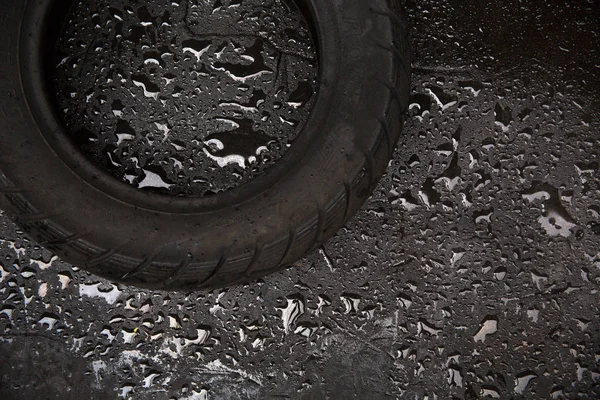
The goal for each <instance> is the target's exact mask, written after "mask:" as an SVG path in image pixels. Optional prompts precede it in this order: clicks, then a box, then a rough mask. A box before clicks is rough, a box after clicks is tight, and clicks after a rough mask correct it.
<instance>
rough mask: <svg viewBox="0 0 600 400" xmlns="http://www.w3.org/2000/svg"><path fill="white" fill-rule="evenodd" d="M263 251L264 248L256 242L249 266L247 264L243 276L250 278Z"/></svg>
mask: <svg viewBox="0 0 600 400" xmlns="http://www.w3.org/2000/svg"><path fill="white" fill-rule="evenodd" d="M264 249H265V246H264V245H262V244H260V242H259V241H258V240H257V241H256V245H255V246H254V254H253V255H252V259H251V260H250V264H248V267H246V270H245V271H244V273H243V276H245V277H248V278H250V274H252V271H254V268H256V265H257V264H258V260H260V256H261V255H262V253H263V250H264Z"/></svg>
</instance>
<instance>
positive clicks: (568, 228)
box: [522, 181, 578, 237]
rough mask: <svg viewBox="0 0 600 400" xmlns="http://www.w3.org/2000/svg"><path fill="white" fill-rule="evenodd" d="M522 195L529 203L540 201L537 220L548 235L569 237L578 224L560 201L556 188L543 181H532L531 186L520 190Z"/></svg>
mask: <svg viewBox="0 0 600 400" xmlns="http://www.w3.org/2000/svg"><path fill="white" fill-rule="evenodd" d="M522 197H523V198H524V199H525V200H527V202H528V203H529V204H533V203H536V202H541V203H542V210H543V213H542V215H540V216H539V218H538V222H539V224H540V225H541V227H542V228H543V229H544V231H545V232H546V234H547V235H549V236H562V237H569V236H571V235H572V234H573V229H574V228H575V227H577V226H578V224H577V221H576V220H575V219H574V218H573V217H572V216H571V215H570V214H569V212H568V211H567V209H566V208H565V207H564V206H563V204H562V202H561V197H560V195H559V192H558V189H557V188H555V187H554V186H552V185H549V184H547V183H543V182H539V181H536V182H533V184H532V185H531V188H530V189H528V190H525V191H523V192H522Z"/></svg>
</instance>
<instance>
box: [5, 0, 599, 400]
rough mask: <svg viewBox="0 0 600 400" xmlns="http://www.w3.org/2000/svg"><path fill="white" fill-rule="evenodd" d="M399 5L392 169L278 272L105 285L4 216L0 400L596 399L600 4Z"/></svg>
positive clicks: (467, 3)
mask: <svg viewBox="0 0 600 400" xmlns="http://www.w3.org/2000/svg"><path fill="white" fill-rule="evenodd" d="M532 3H533V2H532ZM409 7H410V11H411V17H412V23H413V32H414V43H415V50H416V59H415V67H416V73H415V76H414V90H413V92H414V95H413V100H412V103H413V104H412V106H411V110H410V114H411V118H410V119H409V122H408V123H407V126H406V129H405V134H404V137H403V139H402V140H401V142H400V145H399V148H398V150H397V151H396V153H395V157H394V161H393V162H392V163H391V165H390V168H389V169H388V174H387V176H386V177H385V178H384V179H383V181H382V183H381V184H380V185H379V187H378V189H377V190H376V193H375V195H374V196H373V198H372V199H371V200H370V201H369V202H368V203H367V204H366V205H365V207H364V208H363V211H362V212H360V213H359V214H358V215H357V217H356V218H354V219H353V221H352V222H351V223H349V224H348V225H347V227H346V228H345V229H344V230H343V231H341V232H340V233H339V234H338V236H336V237H335V238H334V239H333V240H331V241H330V242H329V243H328V244H327V245H326V246H325V247H324V248H323V249H320V250H318V251H317V252H315V253H314V254H312V255H311V256H310V257H307V258H306V259H305V260H303V261H302V262H300V263H298V265H296V266H294V267H293V268H292V269H290V270H288V271H284V272H281V273H279V274H276V275H273V276H271V277H269V278H266V279H264V280H262V281H260V282H257V283H254V284H251V285H245V286H240V287H236V288H231V289H227V290H221V291H215V292H210V293H193V294H167V293H159V292H150V291H142V290H136V289H131V288H125V287H116V286H113V285H111V284H110V283H107V282H104V281H102V280H99V279H97V278H95V277H93V276H90V275H88V274H86V273H85V272H82V271H79V270H77V269H76V268H74V267H72V266H70V265H67V264H64V263H63V262H61V261H60V260H58V259H56V258H53V257H52V256H51V255H50V254H49V253H47V252H46V251H44V250H41V249H40V247H39V246H37V245H36V244H35V243H31V242H30V241H29V240H28V239H27V238H26V237H24V236H23V234H21V233H20V232H19V231H18V230H17V228H15V226H14V225H13V224H12V223H10V222H9V221H8V220H7V219H6V218H4V217H0V218H1V220H0V221H1V222H0V224H1V225H0V226H1V229H0V232H1V235H0V236H1V237H2V238H3V239H2V240H0V255H1V257H0V265H1V266H2V268H1V269H0V273H1V274H2V277H1V278H0V280H1V283H0V285H1V286H0V297H1V299H2V305H1V306H0V329H1V331H0V332H2V333H1V334H0V356H1V357H2V359H3V361H4V362H3V363H2V365H1V366H0V397H2V398H8V399H11V398H16V399H22V398H40V397H44V396H45V397H48V398H61V399H65V398H72V399H80V398H140V399H141V398H156V399H171V398H177V399H188V400H189V399H211V400H212V399H255V398H290V399H320V398H332V399H348V398H375V399H387V398H406V399H415V398H416V399H436V398H437V399H450V398H459V399H479V398H482V399H483V398H490V399H493V398H514V399H537V398H539V399H549V398H554V399H561V398H563V399H572V398H588V399H596V398H598V397H600V333H599V332H600V326H599V322H598V317H599V314H600V309H599V306H598V304H600V293H599V292H598V290H599V285H600V182H599V179H598V176H599V163H600V142H599V138H600V134H599V133H600V115H599V113H598V110H599V109H600V101H599V100H600V98H599V97H598V92H599V91H598V89H599V83H600V66H599V65H598V64H597V62H596V60H598V59H599V58H600V53H599V50H600V49H599V45H598V43H600V40H599V39H600V38H598V33H597V31H596V29H597V23H596V22H595V21H597V18H598V16H599V15H600V10H599V7H598V5H597V4H596V3H585V2H580V3H577V4H563V3H562V2H558V1H557V2H554V4H552V3H548V4H544V5H540V4H535V5H534V4H529V3H527V2H516V1H514V2H509V3H505V5H504V6H502V8H500V7H499V6H496V5H492V6H490V5H483V4H479V3H477V2H460V3H459V2H449V3H439V2H435V1H420V2H418V3H412V4H409Z"/></svg>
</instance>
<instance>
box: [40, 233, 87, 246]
mask: <svg viewBox="0 0 600 400" xmlns="http://www.w3.org/2000/svg"><path fill="white" fill-rule="evenodd" d="M89 233H90V232H89V231H85V232H83V233H74V234H72V235H70V236H66V237H64V238H61V239H54V240H44V241H42V242H40V244H41V245H42V246H66V245H68V244H71V243H73V242H75V241H77V240H79V239H81V238H82V237H84V236H86V235H88V234H89Z"/></svg>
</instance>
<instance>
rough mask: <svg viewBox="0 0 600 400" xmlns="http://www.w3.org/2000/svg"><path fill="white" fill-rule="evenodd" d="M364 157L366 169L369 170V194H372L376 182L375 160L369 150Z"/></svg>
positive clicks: (364, 152) (365, 151)
mask: <svg viewBox="0 0 600 400" xmlns="http://www.w3.org/2000/svg"><path fill="white" fill-rule="evenodd" d="M363 155H364V156H365V161H366V162H365V168H366V169H367V176H368V177H369V184H368V187H369V192H371V191H372V190H373V184H374V182H375V158H374V157H373V154H372V153H371V151H369V150H364V151H363Z"/></svg>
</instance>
